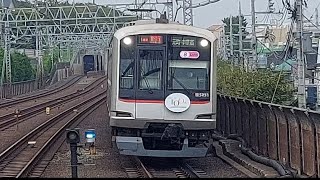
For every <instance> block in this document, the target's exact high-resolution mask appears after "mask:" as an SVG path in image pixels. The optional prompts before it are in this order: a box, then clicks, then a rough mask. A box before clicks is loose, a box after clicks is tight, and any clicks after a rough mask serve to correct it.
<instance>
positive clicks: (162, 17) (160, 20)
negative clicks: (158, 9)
mask: <svg viewBox="0 0 320 180" xmlns="http://www.w3.org/2000/svg"><path fill="white" fill-rule="evenodd" d="M156 23H162V24H168V23H169V20H168V19H167V12H165V11H164V12H163V14H160V18H157V19H156Z"/></svg>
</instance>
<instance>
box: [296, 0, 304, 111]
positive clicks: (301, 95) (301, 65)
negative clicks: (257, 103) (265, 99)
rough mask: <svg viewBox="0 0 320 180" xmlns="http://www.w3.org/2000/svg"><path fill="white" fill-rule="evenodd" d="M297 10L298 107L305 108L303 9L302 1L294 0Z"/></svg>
mask: <svg viewBox="0 0 320 180" xmlns="http://www.w3.org/2000/svg"><path fill="white" fill-rule="evenodd" d="M296 6H297V7H296V9H297V25H296V31H297V33H296V38H297V41H298V46H297V62H298V107H299V108H306V89H305V77H304V71H305V64H304V54H303V17H302V15H303V7H302V0H296Z"/></svg>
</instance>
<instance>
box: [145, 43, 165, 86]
mask: <svg viewBox="0 0 320 180" xmlns="http://www.w3.org/2000/svg"><path fill="white" fill-rule="evenodd" d="M162 62H163V51H161V50H142V49H140V50H139V89H140V90H160V89H161V88H162V78H161V76H162Z"/></svg>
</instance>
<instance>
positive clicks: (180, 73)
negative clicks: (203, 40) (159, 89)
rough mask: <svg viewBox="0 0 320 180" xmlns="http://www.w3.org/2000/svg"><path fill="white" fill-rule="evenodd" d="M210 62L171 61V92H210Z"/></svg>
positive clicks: (169, 83)
mask: <svg viewBox="0 0 320 180" xmlns="http://www.w3.org/2000/svg"><path fill="white" fill-rule="evenodd" d="M209 63H210V62H209V61H192V60H170V61H169V66H168V70H169V72H168V89H169V90H183V89H187V90H209Z"/></svg>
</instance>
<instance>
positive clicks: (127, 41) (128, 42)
mask: <svg viewBox="0 0 320 180" xmlns="http://www.w3.org/2000/svg"><path fill="white" fill-rule="evenodd" d="M123 43H124V44H126V45H130V44H132V39H131V38H130V37H125V38H124V39H123Z"/></svg>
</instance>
